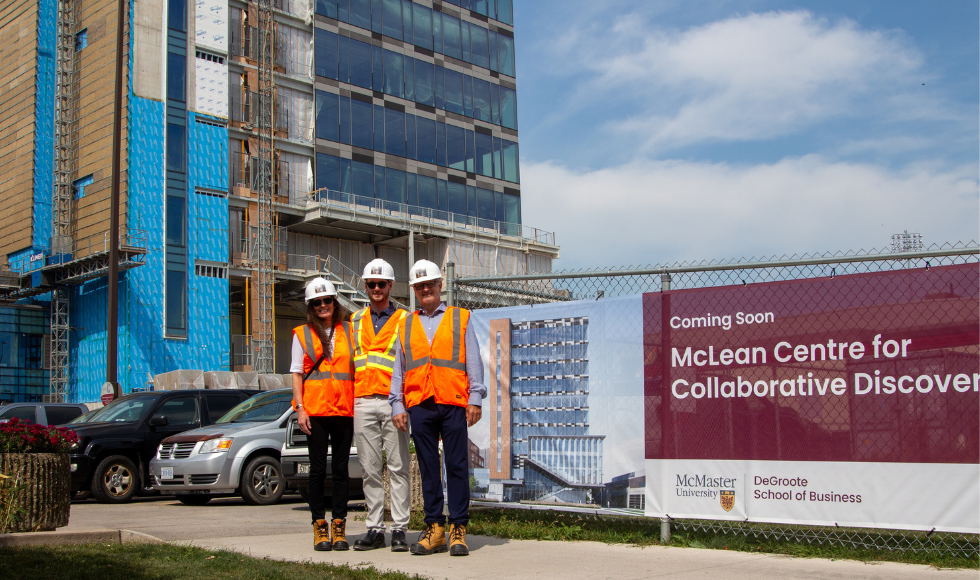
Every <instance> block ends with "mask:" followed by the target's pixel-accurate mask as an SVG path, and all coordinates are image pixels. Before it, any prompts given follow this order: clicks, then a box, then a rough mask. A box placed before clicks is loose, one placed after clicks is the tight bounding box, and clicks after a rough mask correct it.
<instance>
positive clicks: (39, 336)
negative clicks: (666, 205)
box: [0, 0, 558, 402]
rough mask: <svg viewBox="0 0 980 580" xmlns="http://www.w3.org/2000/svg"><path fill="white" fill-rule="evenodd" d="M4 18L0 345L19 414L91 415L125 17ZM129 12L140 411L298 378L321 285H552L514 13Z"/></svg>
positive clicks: (129, 258)
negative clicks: (446, 274)
mask: <svg viewBox="0 0 980 580" xmlns="http://www.w3.org/2000/svg"><path fill="white" fill-rule="evenodd" d="M7 4H8V5H7V6H6V7H5V8H4V9H0V53H2V54H3V58H4V62H5V63H8V64H10V65H12V66H5V67H4V68H3V70H2V71H0V87H3V89H4V90H3V92H2V93H0V110H3V111H4V115H3V120H2V121H0V155H2V156H0V170H2V175H3V176H4V177H3V180H4V185H3V187H2V188H0V208H2V209H0V225H2V226H3V228H2V233H0V319H2V322H3V324H4V326H3V327H2V328H0V333H9V334H12V335H16V336H18V337H19V338H17V344H18V348H17V350H16V352H15V351H14V350H11V351H10V353H9V354H4V355H3V356H4V357H5V358H3V360H5V361H8V364H7V365H6V366H3V367H2V368H0V399H8V400H18V401H21V400H40V399H42V398H44V397H50V398H55V399H66V400H70V401H82V402H87V401H96V400H98V398H99V387H100V386H101V384H102V382H103V381H105V377H106V372H105V351H106V346H107V343H106V319H107V302H106V300H107V278H106V272H107V269H108V235H107V232H108V229H109V221H110V215H111V214H110V212H111V208H110V207H109V191H110V185H111V182H112V175H111V173H112V170H111V163H110V162H111V158H112V130H111V127H112V106H111V105H112V102H113V98H112V96H113V76H112V75H113V70H114V63H115V59H116V54H115V30H116V6H117V3H116V0H40V1H38V0H13V1H12V2H9V3H7ZM127 11H128V14H127V18H128V21H127V22H126V29H127V34H126V37H125V39H126V46H125V50H124V54H123V55H121V58H123V59H125V61H126V62H125V63H124V64H125V65H126V66H125V67H124V70H125V71H126V72H125V75H124V83H125V86H124V90H123V95H124V99H123V120H124V122H123V127H124V133H123V136H122V160H123V162H122V167H123V174H122V177H121V206H120V208H119V212H120V223H121V236H120V237H121V248H122V250H121V252H120V262H119V267H120V270H121V271H122V273H121V275H120V276H119V307H118V312H119V315H118V317H119V330H118V332H119V339H118V348H119V354H118V380H119V382H120V385H121V387H122V391H123V392H124V393H127V392H131V391H133V390H134V389H145V388H152V386H153V385H152V380H153V377H154V376H156V375H158V374H160V373H165V372H170V371H173V370H176V369H198V370H204V371H208V370H213V371H221V370H225V371H229V370H241V371H258V372H264V373H275V372H286V371H287V370H288V368H287V367H288V360H289V346H288V345H289V340H288V337H289V334H290V331H291V329H292V328H293V327H295V326H297V325H299V324H302V322H303V320H305V315H304V306H303V302H302V288H303V286H304V284H305V282H306V281H307V280H309V279H311V278H312V277H314V276H317V275H320V276H325V277H327V278H329V279H331V280H332V281H333V282H334V283H335V284H338V285H339V286H340V288H341V300H342V302H343V303H344V305H345V306H347V307H348V308H350V309H353V308H357V307H359V305H363V304H366V302H367V299H366V296H364V295H363V294H362V293H361V282H360V279H359V277H358V273H359V272H360V270H361V268H362V267H363V265H364V264H365V263H366V262H368V261H370V260H371V259H374V258H375V257H382V258H384V259H386V260H387V261H388V262H390V263H391V264H392V265H393V266H394V267H395V273H396V278H397V280H398V283H396V285H395V287H394V291H393V297H394V298H395V299H396V300H398V301H399V302H401V303H403V304H406V305H408V304H410V302H411V297H410V296H409V294H410V293H409V290H408V287H407V285H406V283H405V282H406V280H407V271H408V265H409V264H410V263H412V262H413V261H414V260H417V259H421V258H426V259H429V260H432V261H433V262H435V263H437V264H439V265H440V266H442V267H444V266H445V265H446V264H447V263H448V262H454V263H455V264H456V266H455V271H456V274H457V275H469V276H473V275H489V274H520V273H526V272H541V271H549V270H550V269H551V262H552V260H553V259H554V258H556V257H557V256H558V247H557V246H556V245H555V240H554V235H553V234H550V233H548V232H543V231H540V230H536V229H534V228H531V227H528V226H525V225H523V223H522V218H521V188H520V170H519V162H518V158H519V155H518V133H517V85H516V78H515V66H514V57H515V52H514V50H515V48H514V27H513V7H512V4H511V0H489V1H487V0H480V1H476V0H446V1H445V2H442V3H440V2H431V1H428V0H417V1H410V0H317V1H316V2H313V1H312V0H257V1H249V2H246V1H240V0H194V1H192V0H139V1H138V2H128V3H127ZM25 31H29V32H30V33H29V34H25ZM39 317H40V320H42V321H41V322H40V323H38V320H37V319H39ZM18 321H24V322H22V323H21V322H18ZM8 327H9V328H8ZM2 336H6V335H5V334H3V335H2ZM4 344H6V343H4ZM34 344H41V345H42V346H41V352H42V356H40V357H36V356H34V354H35V352H34V349H33V347H30V346H29V345H34ZM4 348H8V349H9V348H11V347H4ZM4 352H5V353H6V351H4ZM38 360H40V362H38Z"/></svg>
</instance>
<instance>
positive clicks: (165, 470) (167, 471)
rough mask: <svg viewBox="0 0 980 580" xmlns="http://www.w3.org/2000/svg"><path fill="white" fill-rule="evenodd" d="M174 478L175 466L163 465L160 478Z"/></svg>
mask: <svg viewBox="0 0 980 580" xmlns="http://www.w3.org/2000/svg"><path fill="white" fill-rule="evenodd" d="M173 478H174V468H173V467H161V468H160V479H173Z"/></svg>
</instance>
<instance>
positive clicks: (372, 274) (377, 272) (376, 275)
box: [361, 258, 395, 282]
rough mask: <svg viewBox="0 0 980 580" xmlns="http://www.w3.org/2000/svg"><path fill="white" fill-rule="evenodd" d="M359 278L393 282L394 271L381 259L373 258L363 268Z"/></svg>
mask: <svg viewBox="0 0 980 580" xmlns="http://www.w3.org/2000/svg"><path fill="white" fill-rule="evenodd" d="M361 278H364V279H365V280H391V281H392V282H394V281H395V269H394V268H392V267H391V264H389V263H388V262H385V261H384V260H382V259H381V258H375V259H374V260H371V261H370V262H368V263H367V266H364V273H363V274H361Z"/></svg>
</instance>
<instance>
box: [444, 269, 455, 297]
mask: <svg viewBox="0 0 980 580" xmlns="http://www.w3.org/2000/svg"><path fill="white" fill-rule="evenodd" d="M446 305H447V306H455V305H456V262H446Z"/></svg>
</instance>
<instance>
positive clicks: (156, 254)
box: [119, 92, 176, 392]
mask: <svg viewBox="0 0 980 580" xmlns="http://www.w3.org/2000/svg"><path fill="white" fill-rule="evenodd" d="M165 115H166V114H165V111H164V105H163V103H161V102H159V101H152V100H149V99H144V98H141V97H137V96H135V95H134V94H132V92H130V95H129V120H128V123H129V127H130V133H129V150H128V155H129V158H128V160H127V165H128V167H129V181H128V187H129V191H128V201H129V203H128V204H127V210H128V213H127V223H129V224H130V227H132V228H136V229H140V230H143V231H145V232H146V233H147V250H148V251H147V253H146V258H145V263H144V264H143V265H142V266H140V267H138V268H134V269H132V270H129V271H128V272H126V274H125V277H126V281H125V283H124V285H123V287H122V288H120V296H121V297H122V298H121V300H122V303H123V311H122V312H121V314H120V326H121V328H120V333H119V334H120V336H122V335H123V334H124V332H123V328H122V326H123V325H124V326H125V334H126V338H125V346H126V350H125V351H123V350H122V346H123V344H122V343H123V341H122V340H120V355H119V361H120V365H122V364H125V367H123V369H122V370H123V371H124V372H121V373H120V382H121V383H122V384H123V388H124V390H125V391H126V392H130V391H131V390H132V389H133V388H137V387H144V386H145V385H146V382H147V380H148V377H152V376H153V375H155V374H157V373H162V372H166V371H168V370H172V369H171V368H162V367H163V366H164V361H165V359H166V353H165V346H164V340H163V324H164V317H163V312H164V309H163V299H164V267H165V264H164V247H165V244H164V233H165V232H164V219H163V207H164V186H165V174H164V171H165V169H164V128H165V119H166V116H165ZM174 368H176V367H174Z"/></svg>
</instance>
